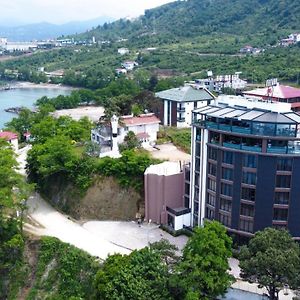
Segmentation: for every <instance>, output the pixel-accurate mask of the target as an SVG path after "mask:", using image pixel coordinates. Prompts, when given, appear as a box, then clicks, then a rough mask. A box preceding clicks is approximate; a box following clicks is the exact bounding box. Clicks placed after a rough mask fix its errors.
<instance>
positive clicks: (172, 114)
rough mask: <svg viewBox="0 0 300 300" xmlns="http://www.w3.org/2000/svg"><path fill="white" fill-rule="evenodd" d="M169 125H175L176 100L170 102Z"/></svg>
mask: <svg viewBox="0 0 300 300" xmlns="http://www.w3.org/2000/svg"><path fill="white" fill-rule="evenodd" d="M171 118H172V119H171V126H177V102H175V101H172V102H171Z"/></svg>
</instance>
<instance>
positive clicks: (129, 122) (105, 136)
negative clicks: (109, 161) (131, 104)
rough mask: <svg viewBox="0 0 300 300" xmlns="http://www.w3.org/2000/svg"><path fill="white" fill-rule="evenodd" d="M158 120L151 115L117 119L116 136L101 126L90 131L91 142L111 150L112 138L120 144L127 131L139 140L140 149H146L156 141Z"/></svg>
mask: <svg viewBox="0 0 300 300" xmlns="http://www.w3.org/2000/svg"><path fill="white" fill-rule="evenodd" d="M159 123H160V120H159V119H158V118H157V117H156V116H155V115H154V114H153V113H149V114H142V115H140V116H138V117H134V116H133V115H129V116H122V117H120V118H119V125H118V130H117V136H116V137H115V136H114V135H113V132H112V130H111V127H109V126H103V127H101V128H95V129H92V131H91V140H92V142H95V143H97V144H100V145H101V147H102V148H103V149H104V148H105V147H106V148H111V146H112V140H113V138H117V143H118V144H122V143H123V142H124V139H125V137H126V135H127V134H128V132H129V131H132V132H133V133H134V134H135V135H136V136H137V138H138V139H139V140H140V142H141V145H142V147H148V146H150V145H151V144H152V143H154V142H155V141H156V140H157V132H158V131H159Z"/></svg>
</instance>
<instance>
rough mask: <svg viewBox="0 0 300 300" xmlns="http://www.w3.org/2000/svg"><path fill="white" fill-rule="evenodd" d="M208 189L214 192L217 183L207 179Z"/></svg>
mask: <svg viewBox="0 0 300 300" xmlns="http://www.w3.org/2000/svg"><path fill="white" fill-rule="evenodd" d="M207 186H208V189H209V190H211V191H213V192H215V191H216V190H217V183H216V181H215V180H212V179H210V178H208V184H207Z"/></svg>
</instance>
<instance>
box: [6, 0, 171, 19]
mask: <svg viewBox="0 0 300 300" xmlns="http://www.w3.org/2000/svg"><path fill="white" fill-rule="evenodd" d="M172 1H174V0H0V22H1V23H2V24H3V23H4V22H7V23H8V24H9V23H36V22H41V21H47V22H51V23H56V24H61V23H66V22H69V21H75V20H76V21H77V20H89V19H94V18H97V17H100V16H104V15H105V16H109V17H113V18H123V17H135V16H138V15H141V14H143V12H144V10H145V9H148V8H153V7H156V6H159V5H162V4H165V3H168V2H172Z"/></svg>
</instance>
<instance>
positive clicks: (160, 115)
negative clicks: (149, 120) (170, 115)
mask: <svg viewBox="0 0 300 300" xmlns="http://www.w3.org/2000/svg"><path fill="white" fill-rule="evenodd" d="M164 102H165V100H163V99H161V100H160V101H159V105H158V110H157V112H156V116H157V117H158V118H159V119H160V121H161V124H164V107H165V106H164Z"/></svg>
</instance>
